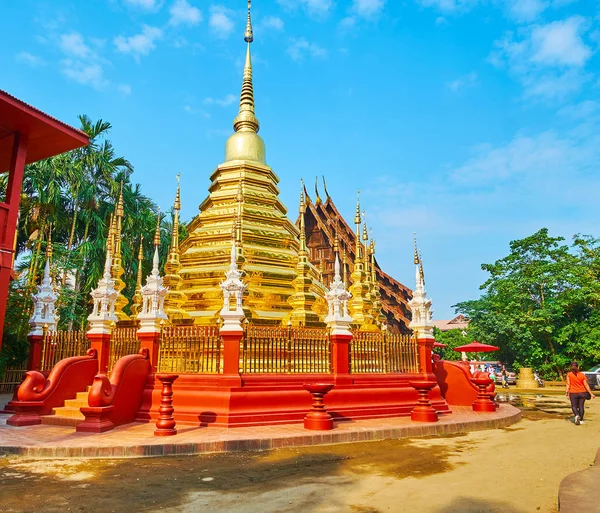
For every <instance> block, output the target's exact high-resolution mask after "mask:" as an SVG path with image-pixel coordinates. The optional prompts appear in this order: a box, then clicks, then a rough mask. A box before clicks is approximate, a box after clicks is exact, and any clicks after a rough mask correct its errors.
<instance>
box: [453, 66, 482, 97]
mask: <svg viewBox="0 0 600 513" xmlns="http://www.w3.org/2000/svg"><path fill="white" fill-rule="evenodd" d="M477 78H478V77H477V73H475V72H474V71H472V72H471V73H467V74H466V75H463V76H462V77H459V78H457V79H455V80H452V81H451V82H448V83H447V84H446V87H447V88H448V89H450V91H452V92H453V93H461V92H462V91H464V90H465V89H470V88H471V87H475V86H476V85H477Z"/></svg>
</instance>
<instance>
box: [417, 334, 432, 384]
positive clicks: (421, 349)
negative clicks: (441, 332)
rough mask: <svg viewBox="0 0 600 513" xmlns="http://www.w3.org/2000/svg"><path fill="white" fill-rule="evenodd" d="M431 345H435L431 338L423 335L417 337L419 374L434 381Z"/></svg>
mask: <svg viewBox="0 0 600 513" xmlns="http://www.w3.org/2000/svg"><path fill="white" fill-rule="evenodd" d="M433 344H435V338H433V336H429V335H428V334H424V333H420V334H419V335H418V338H417V347H418V354H419V372H420V373H421V374H423V375H424V376H427V379H433V380H435V376H434V374H433V363H432V354H433Z"/></svg>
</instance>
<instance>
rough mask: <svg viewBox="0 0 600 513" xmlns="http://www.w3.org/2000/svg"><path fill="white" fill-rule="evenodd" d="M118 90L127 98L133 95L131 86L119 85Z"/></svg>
mask: <svg viewBox="0 0 600 513" xmlns="http://www.w3.org/2000/svg"><path fill="white" fill-rule="evenodd" d="M117 90H118V91H119V92H120V93H122V94H123V95H125V96H129V95H130V94H131V86H130V85H129V84H119V85H118V86H117Z"/></svg>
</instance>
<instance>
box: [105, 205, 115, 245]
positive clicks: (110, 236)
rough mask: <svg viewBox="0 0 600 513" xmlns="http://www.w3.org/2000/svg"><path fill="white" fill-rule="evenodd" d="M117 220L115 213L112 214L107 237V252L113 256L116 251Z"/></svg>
mask: <svg viewBox="0 0 600 513" xmlns="http://www.w3.org/2000/svg"><path fill="white" fill-rule="evenodd" d="M116 220H117V218H116V216H115V213H114V212H113V213H112V214H110V219H109V221H108V234H107V235H106V251H107V252H108V253H110V254H111V255H112V252H113V249H114V241H115V230H116Z"/></svg>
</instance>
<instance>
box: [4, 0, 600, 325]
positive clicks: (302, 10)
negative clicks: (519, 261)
mask: <svg viewBox="0 0 600 513" xmlns="http://www.w3.org/2000/svg"><path fill="white" fill-rule="evenodd" d="M253 4H254V5H253V20H254V33H255V42H254V43H253V46H252V50H253V60H254V85H255V95H256V108H257V116H258V118H259V120H260V122H261V135H262V136H263V138H264V139H265V142H266V145H267V161H268V164H269V165H270V166H271V167H272V168H273V169H274V170H275V172H276V173H277V174H278V176H279V177H280V179H281V183H280V188H281V196H282V198H283V200H284V202H285V204H286V205H287V206H288V208H289V210H290V215H291V217H292V218H295V217H296V211H297V203H298V188H299V185H298V184H299V181H300V178H301V177H303V178H304V179H305V181H307V182H309V183H311V184H312V182H314V177H315V176H316V175H319V176H320V175H325V176H326V178H327V185H328V189H329V192H330V193H331V195H332V197H333V198H334V201H335V202H336V204H337V205H338V207H339V208H340V209H341V210H342V212H344V213H345V215H346V217H347V219H349V220H352V218H353V210H354V205H355V201H356V189H361V195H362V203H363V206H364V208H365V209H366V211H367V221H368V222H369V224H371V225H372V226H373V230H374V235H375V238H376V239H377V243H378V244H377V246H378V259H379V261H380V263H381V265H382V266H383V268H384V269H385V270H386V271H387V272H389V273H390V274H392V275H393V276H394V277H396V278H397V279H399V280H400V281H402V282H403V283H405V284H407V285H408V286H413V281H414V271H413V267H412V234H413V231H416V232H417V233H418V238H419V243H420V245H421V247H422V251H423V259H424V262H425V272H426V279H427V289H428V292H429V295H430V296H431V298H432V300H433V304H434V307H435V309H436V313H435V317H436V318H438V319H440V318H449V317H450V316H451V315H452V314H453V310H452V309H451V305H452V304H454V303H456V302H458V301H461V300H464V299H469V298H474V297H477V295H478V294H479V290H478V287H479V285H480V284H481V283H482V282H483V281H484V279H485V275H484V273H483V272H482V271H481V270H480V264H481V263H483V262H492V261H494V260H496V259H497V258H501V257H502V256H504V255H505V254H506V253H507V251H508V242H509V241H510V240H513V239H516V238H521V237H524V236H527V235H530V234H531V233H533V232H534V231H536V230H538V229H539V228H541V227H544V226H546V227H548V228H550V230H551V233H552V234H553V235H563V236H565V237H568V238H569V237H571V236H572V235H573V234H574V233H577V232H582V233H590V234H595V235H599V233H598V227H599V226H600V207H599V206H598V204H599V202H598V196H599V193H600V173H599V172H598V169H599V165H600V135H599V134H600V132H599V130H598V129H599V128H600V98H599V95H600V69H599V57H598V47H599V44H600V16H599V15H600V3H599V2H598V1H597V0H594V1H592V0H405V1H401V0H387V1H386V0H254V2H253ZM245 7H246V1H245V0H223V1H220V2H219V1H215V2H211V1H204V0H88V1H86V2H82V1H75V0H72V1H67V0H52V1H50V0H48V1H45V2H44V1H41V2H38V1H36V0H23V1H22V2H4V3H3V6H2V9H3V23H2V30H1V31H0V41H1V43H2V44H0V66H1V67H0V69H1V70H2V71H1V75H0V76H1V80H0V87H1V88H3V89H5V90H7V91H8V92H10V93H11V94H14V95H16V96H18V97H19V98H21V99H23V100H25V101H27V102H30V103H32V104H33V105H35V106H36V107H38V108H40V109H42V110H45V111H47V112H48V113H50V114H52V115H54V116H56V117H58V118H60V119H61V120H63V121H65V122H68V123H71V124H75V125H76V124H77V119H76V116H77V115H78V114H80V113H86V114H88V115H89V116H91V117H92V118H93V119H96V118H103V119H105V120H108V121H110V122H111V123H112V124H113V127H114V128H113V130H112V133H111V139H112V140H113V143H114V145H115V146H116V148H117V150H118V152H119V153H121V154H123V155H124V156H126V157H127V158H128V159H129V160H130V161H131V162H132V163H133V164H134V166H135V174H134V177H133V180H134V181H136V182H139V183H141V184H142V185H143V190H144V191H145V192H146V194H148V195H150V196H151V197H152V198H154V199H155V200H156V201H157V202H158V203H159V204H160V206H161V207H162V208H163V209H167V208H169V206H170V205H171V203H172V201H173V195H174V190H175V187H176V180H175V176H176V174H177V173H181V175H182V201H183V211H182V212H183V217H184V219H187V220H189V219H191V218H192V217H193V216H194V215H196V213H197V211H198V205H199V204H200V203H201V202H202V200H203V199H204V197H205V195H206V190H207V187H208V185H209V180H208V178H209V176H210V174H211V172H212V171H213V170H214V169H215V167H216V166H217V165H218V164H219V163H220V162H221V161H222V160H223V148H224V143H225V140H226V138H227V136H228V135H229V134H230V133H231V132H232V128H231V124H232V121H233V118H234V117H235V114H236V111H237V106H236V104H237V97H238V95H239V89H240V85H241V71H242V66H243V57H244V51H245V50H244V43H243V31H244V25H245ZM311 189H312V188H311Z"/></svg>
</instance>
